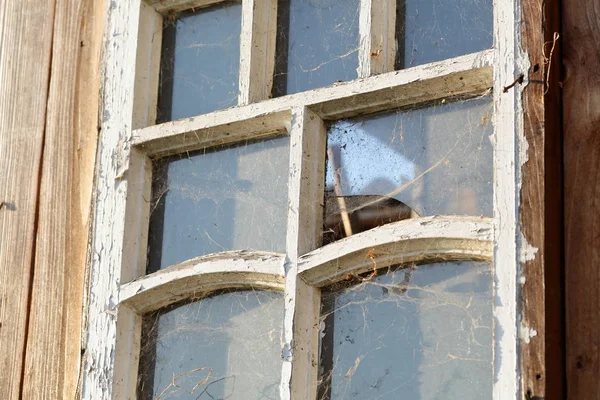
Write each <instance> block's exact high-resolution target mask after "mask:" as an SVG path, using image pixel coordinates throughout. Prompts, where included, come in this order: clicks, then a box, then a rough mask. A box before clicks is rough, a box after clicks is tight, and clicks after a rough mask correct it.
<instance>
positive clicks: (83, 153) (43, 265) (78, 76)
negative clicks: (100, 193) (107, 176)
mask: <svg viewBox="0 0 600 400" xmlns="http://www.w3.org/2000/svg"><path fill="white" fill-rule="evenodd" d="M103 22H104V5H103V4H98V2H93V1H88V0H86V1H80V0H70V1H66V2H61V3H60V5H59V4H57V5H56V10H55V16H54V30H53V36H52V41H53V44H52V65H51V76H50V87H49V92H48V104H47V110H48V112H47V114H46V127H45V138H44V150H43V151H44V154H43V163H42V166H41V167H42V170H41V175H40V177H41V182H40V194H39V208H38V228H37V237H36V240H35V244H36V254H35V264H34V276H33V287H32V298H31V308H30V317H29V321H30V322H29V328H28V336H27V338H28V340H27V348H26V358H25V379H24V382H23V394H22V396H23V398H37V397H43V398H56V399H58V398H74V397H75V396H76V392H77V389H78V382H79V376H80V361H81V345H82V344H81V336H82V332H81V326H82V312H83V300H84V282H85V272H86V259H87V248H88V231H89V228H90V221H91V207H92V204H91V200H92V186H93V185H92V183H93V177H94V165H95V151H96V137H97V124H98V102H99V91H100V49H101V43H102V35H103V31H102V29H103ZM29 34H31V33H29ZM59 155H60V156H59ZM42 365H46V366H47V365H52V366H53V367H52V368H40V366H42Z"/></svg>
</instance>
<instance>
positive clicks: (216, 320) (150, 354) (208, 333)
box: [138, 290, 283, 400]
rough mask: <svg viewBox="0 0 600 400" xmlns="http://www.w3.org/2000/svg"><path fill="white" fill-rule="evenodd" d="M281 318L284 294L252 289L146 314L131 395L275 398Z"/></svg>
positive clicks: (279, 373)
mask: <svg viewBox="0 0 600 400" xmlns="http://www.w3.org/2000/svg"><path fill="white" fill-rule="evenodd" d="M282 321H283V295H282V294H281V293H274V292H267V291H253V290H244V291H234V292H226V293H221V294H215V295H211V296H209V297H205V298H203V299H201V300H197V301H194V302H191V303H187V304H184V305H175V306H170V307H167V308H165V309H163V310H160V311H158V312H154V313H151V314H149V315H147V316H145V317H144V324H143V325H144V326H143V333H142V352H141V357H140V368H139V378H138V398H141V399H157V398H161V399H171V398H177V399H183V400H187V399H190V400H192V399H193V400H196V399H199V400H202V399H232V400H235V399H239V400H247V399H275V398H277V397H278V395H279V382H280V377H281V324H282ZM173 383H174V384H173Z"/></svg>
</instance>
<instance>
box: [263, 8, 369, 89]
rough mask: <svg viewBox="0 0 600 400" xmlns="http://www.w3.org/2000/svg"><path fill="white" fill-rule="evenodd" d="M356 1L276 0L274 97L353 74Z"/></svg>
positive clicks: (312, 87)
mask: <svg viewBox="0 0 600 400" xmlns="http://www.w3.org/2000/svg"><path fill="white" fill-rule="evenodd" d="M359 3H360V1H359V0H279V3H278V16H277V19H278V22H277V52H276V60H275V79H274V82H273V97H277V96H282V95H284V94H291V93H297V92H302V91H304V90H309V89H314V88H317V87H322V86H328V85H331V84H332V83H334V82H336V81H347V80H351V79H356V78H357V77H358V73H357V72H356V69H357V68H358V16H359V15H358V10H359Z"/></svg>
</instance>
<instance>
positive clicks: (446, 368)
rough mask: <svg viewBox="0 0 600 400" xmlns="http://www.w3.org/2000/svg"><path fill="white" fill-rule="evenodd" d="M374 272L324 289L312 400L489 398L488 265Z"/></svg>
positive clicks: (449, 264)
mask: <svg viewBox="0 0 600 400" xmlns="http://www.w3.org/2000/svg"><path fill="white" fill-rule="evenodd" d="M380 274H381V275H379V276H376V277H374V278H373V279H370V280H369V279H368V278H367V279H365V278H363V279H365V281H363V282H361V281H360V280H359V279H360V278H358V279H356V278H355V279H354V281H344V282H341V283H339V284H336V287H332V288H330V289H329V290H325V291H324V292H323V296H322V301H323V305H322V309H321V321H322V322H321V332H320V337H321V352H320V354H321V360H320V364H319V396H318V398H319V400H330V399H380V400H396V399H407V400H410V399H414V400H434V399H448V400H480V399H490V398H491V397H492V386H493V375H494V370H493V364H492V360H493V355H492V348H493V346H492V339H493V329H492V327H493V314H492V275H491V269H490V265H489V264H487V263H484V262H474V261H464V262H444V263H435V264H427V265H421V266H410V267H407V268H404V269H397V270H395V271H394V270H393V269H391V271H390V272H388V273H387V274H382V272H381V271H380Z"/></svg>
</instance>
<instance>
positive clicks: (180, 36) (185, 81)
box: [158, 2, 242, 122]
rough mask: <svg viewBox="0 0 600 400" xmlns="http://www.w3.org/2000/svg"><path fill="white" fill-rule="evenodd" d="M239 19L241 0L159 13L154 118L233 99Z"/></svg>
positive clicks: (213, 107)
mask: <svg viewBox="0 0 600 400" xmlns="http://www.w3.org/2000/svg"><path fill="white" fill-rule="evenodd" d="M241 21H242V5H241V3H240V2H225V3H222V4H218V5H215V6H211V7H207V8H201V9H199V10H196V11H185V12H182V13H179V14H177V15H175V16H166V17H165V18H164V29H163V44H162V53H161V54H162V56H161V73H160V85H159V106H158V121H159V122H165V121H171V120H176V119H179V118H185V117H191V116H194V115H199V114H205V113H208V112H211V111H215V110H221V109H224V108H228V107H231V106H234V105H236V104H237V98H238V85H239V82H238V81H239V64H240V31H241Z"/></svg>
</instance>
